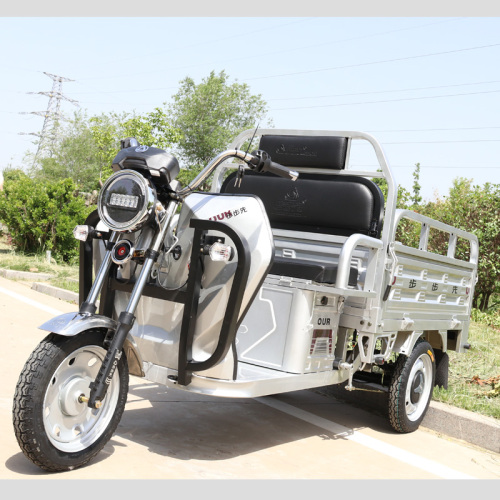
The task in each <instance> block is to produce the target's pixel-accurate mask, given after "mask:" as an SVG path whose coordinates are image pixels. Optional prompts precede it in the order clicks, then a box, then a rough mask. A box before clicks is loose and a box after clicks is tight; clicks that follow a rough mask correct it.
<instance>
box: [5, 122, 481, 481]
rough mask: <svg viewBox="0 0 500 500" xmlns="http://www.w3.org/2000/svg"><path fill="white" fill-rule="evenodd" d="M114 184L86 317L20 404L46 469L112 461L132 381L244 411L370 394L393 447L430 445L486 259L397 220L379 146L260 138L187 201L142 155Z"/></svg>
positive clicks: (87, 237)
mask: <svg viewBox="0 0 500 500" xmlns="http://www.w3.org/2000/svg"><path fill="white" fill-rule="evenodd" d="M253 140H258V141H259V143H258V147H257V149H255V150H253V151H252V152H249V147H248V144H249V143H252V141H253ZM355 141H363V142H364V143H367V144H368V145H370V146H371V148H372V149H373V151H374V153H375V156H376V158H377V159H378V163H379V168H378V169H377V171H371V172H368V171H360V170H356V168H354V167H352V165H351V162H350V152H351V146H352V144H353V143H354V142H355ZM112 167H113V171H114V173H113V175H112V176H111V177H109V179H108V180H107V181H106V182H105V184H104V185H103V187H102V189H101V190H100V194H99V199H98V205H97V210H96V211H95V212H94V213H92V214H91V215H90V216H89V217H88V219H87V220H86V221H85V223H84V224H83V225H81V226H77V227H76V228H75V231H74V234H75V237H76V238H77V239H79V240H80V294H79V295H80V306H79V310H78V311H77V312H75V313H69V314H62V315H61V316H58V317H55V318H54V319H52V320H50V321H48V322H46V323H45V324H43V325H41V327H40V328H41V329H42V330H45V331H47V332H49V334H48V335H47V337H46V338H45V339H44V340H42V342H41V343H40V344H39V345H38V347H36V349H35V350H34V352H33V353H32V355H31V357H30V358H29V359H28V361H27V363H26V365H25V367H24V369H23V370H22V373H21V375H20V378H19V383H18V385H17V389H16V393H15V396H14V407H13V421H14V428H15V434H16V437H17V439H18V442H19V445H20V447H21V449H22V451H23V452H24V454H25V455H26V456H27V457H28V458H29V459H30V460H31V461H32V462H33V463H35V464H36V465H38V466H39V467H41V468H42V469H44V470H46V471H64V470H71V469H73V468H76V467H79V466H82V465H84V464H86V463H87V462H88V461H89V460H91V459H92V458H93V457H94V456H95V455H96V454H97V453H99V451H100V450H101V449H102V448H103V447H104V446H105V444H106V443H107V442H108V440H109V439H110V438H111V436H112V434H113V433H114V432H115V430H116V428H117V425H118V422H119V420H120V418H121V416H122V413H123V411H124V408H125V404H126V401H127V392H128V381H129V374H131V375H134V376H136V377H142V378H144V379H146V380H148V381H151V382H153V383H157V384H161V385H163V386H166V387H167V388H169V389H177V390H184V391H191V392H195V393H200V394H207V395H212V396H220V397H237V398H241V397H248V398H253V397H260V396H266V395H271V394H277V393H283V392H289V391H296V390H303V389H312V388H318V387H324V386H329V385H332V384H343V385H344V386H345V388H346V389H347V390H353V389H354V385H353V382H356V381H357V380H364V381H371V382H372V384H377V385H378V386H379V387H380V388H382V389H383V390H385V391H386V392H387V394H388V412H387V413H388V419H389V422H390V425H391V426H392V427H393V429H394V430H395V431H397V432H401V433H407V432H412V431H414V430H416V429H417V428H418V427H419V425H420V424H421V422H422V420H423V418H424V416H425V414H426V411H427V409H428V406H429V403H430V400H431V396H432V390H433V387H434V385H435V384H439V385H444V386H446V384H447V373H448V372H447V370H448V355H447V351H448V350H453V351H457V352H464V350H465V349H467V348H468V347H469V344H468V329H469V321H470V312H471V303H472V296H473V293H474V285H475V282H476V273H477V260H478V243H477V238H476V237H475V236H474V235H472V234H469V233H467V232H465V231H461V230H459V229H456V228H453V227H451V226H448V225H446V224H443V223H441V222H439V221H435V220H432V219H430V218H428V217H425V216H423V215H420V214H417V213H415V212H412V211H408V210H396V198H397V185H396V182H395V180H394V177H393V175H392V173H391V169H390V168H389V164H388V162H387V160H386V157H385V154H384V152H383V150H382V148H381V146H380V144H379V143H378V142H377V141H376V140H375V138H373V137H372V136H371V135H368V134H365V133H361V132H348V131H340V132H339V131H304V130H275V129H266V130H260V131H259V132H258V134H257V135H256V136H255V132H254V131H252V130H248V131H246V132H243V133H242V134H240V135H239V136H238V137H237V138H236V139H235V140H234V142H233V143H232V144H231V145H230V146H229V149H228V150H227V151H224V152H222V153H221V154H219V155H218V156H217V157H216V158H214V159H213V160H212V161H211V162H210V163H209V164H208V165H207V166H206V167H205V168H204V169H203V170H202V171H201V173H200V174H199V175H198V176H197V177H196V178H195V179H194V180H193V181H192V182H191V183H190V184H189V185H188V186H187V187H184V188H182V187H181V186H180V185H179V184H178V182H177V181H176V180H175V178H176V176H177V174H178V173H179V163H178V161H177V159H176V158H175V157H174V156H173V155H172V154H170V153H168V152H166V151H164V150H161V149H158V148H155V147H148V146H144V145H140V144H139V143H138V142H137V141H136V140H135V139H133V138H129V139H125V140H123V141H122V149H121V150H120V151H119V152H118V154H117V156H116V158H115V159H114V161H113V165H112ZM374 178H381V179H382V180H383V181H385V182H386V185H387V195H386V197H384V196H383V194H382V191H381V189H380V188H379V186H378V184H377V183H376V182H374V180H373V179H374ZM209 179H210V180H211V188H210V190H209V191H202V190H200V187H201V186H204V185H206V183H207V182H208V181H209ZM403 220H409V221H411V223H412V224H417V225H418V228H419V230H420V242H419V246H418V247H417V248H413V247H410V246H406V245H404V244H402V243H401V242H399V241H397V238H396V234H397V229H398V226H399V225H400V224H401V223H402V221H403ZM431 229H432V230H437V231H440V232H441V233H444V234H445V235H446V237H447V238H448V251H447V254H446V255H439V254H437V253H434V252H431V251H429V249H428V241H429V233H430V230H431ZM459 240H461V241H462V240H463V241H465V242H466V244H467V245H468V247H469V251H468V257H467V258H466V259H463V258H458V257H457V255H456V253H457V252H456V249H457V241H459ZM361 394H363V393H361Z"/></svg>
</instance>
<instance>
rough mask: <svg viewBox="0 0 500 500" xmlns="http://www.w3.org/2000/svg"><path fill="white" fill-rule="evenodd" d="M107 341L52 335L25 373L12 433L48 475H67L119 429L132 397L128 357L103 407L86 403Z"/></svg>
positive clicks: (88, 335) (90, 335)
mask: <svg viewBox="0 0 500 500" xmlns="http://www.w3.org/2000/svg"><path fill="white" fill-rule="evenodd" d="M103 340H104V335H103V334H102V332H100V331H99V330H88V331H85V332H82V333H80V334H79V335H77V336H75V337H61V336H58V335H54V334H50V335H49V336H47V337H46V338H45V339H44V340H43V341H42V342H41V343H40V344H39V345H38V347H37V348H36V349H35V350H34V351H33V353H32V354H31V356H30V358H29V359H28V361H27V362H26V365H25V366H24V368H23V371H22V372H21V375H20V377H19V382H18V385H17V389H16V392H15V395H14V407H13V422H14V430H15V434H16V437H17V440H18V443H19V446H20V447H21V449H22V451H23V453H24V454H25V455H26V456H27V457H28V458H29V459H30V460H31V461H32V462H33V463H34V464H36V465H38V466H39V467H41V468H42V469H44V470H47V471H65V470H71V469H74V468H76V467H80V466H82V465H84V464H86V463H87V462H88V461H89V460H90V459H91V458H92V457H94V456H95V455H96V454H97V453H99V451H100V450H101V449H102V448H103V447H104V446H105V444H106V443H107V442H108V441H109V439H110V438H111V436H112V435H113V433H114V431H115V430H116V427H117V426H118V422H119V421H120V418H121V416H122V413H123V410H124V408H125V403H126V400H127V392H128V367H127V362H126V360H125V356H122V358H121V359H120V361H119V363H118V369H117V370H116V371H115V373H114V375H113V377H112V380H111V382H110V384H109V387H108V391H107V393H106V397H105V398H104V399H103V401H102V406H101V407H100V408H99V409H92V408H89V407H88V405H87V403H86V402H85V399H84V398H88V397H89V395H90V388H89V385H90V383H91V382H92V381H93V380H94V379H95V378H96V376H97V373H98V371H99V368H100V366H101V363H102V361H103V360H104V357H105V355H106V349H105V348H104V345H103ZM82 398H83V399H82Z"/></svg>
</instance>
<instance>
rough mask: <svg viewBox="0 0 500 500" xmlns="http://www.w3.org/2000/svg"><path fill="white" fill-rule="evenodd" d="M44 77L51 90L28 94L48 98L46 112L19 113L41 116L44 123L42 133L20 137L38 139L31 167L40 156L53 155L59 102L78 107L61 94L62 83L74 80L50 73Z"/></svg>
mask: <svg viewBox="0 0 500 500" xmlns="http://www.w3.org/2000/svg"><path fill="white" fill-rule="evenodd" d="M44 75H47V76H48V77H49V78H52V80H53V84H52V90H51V91H48V92H28V94H38V95H44V96H47V97H49V104H48V106H47V110H46V111H31V112H29V113H21V114H24V115H26V114H30V115H38V116H43V117H44V118H45V119H44V122H43V127H42V131H41V132H39V133H37V132H30V133H28V134H23V133H21V134H22V135H35V136H37V137H39V138H40V139H39V141H38V148H37V151H36V154H35V158H34V160H33V165H35V164H36V162H37V160H38V159H39V158H40V157H41V156H45V157H51V156H52V154H53V148H54V145H55V142H56V140H57V131H58V128H59V120H60V117H61V101H62V100H63V99H64V100H65V101H69V102H71V103H72V104H74V105H75V106H78V101H75V100H74V99H70V98H69V97H66V96H65V95H64V94H63V93H62V84H63V82H74V80H70V79H69V78H65V77H64V76H58V75H53V74H51V73H46V72H44Z"/></svg>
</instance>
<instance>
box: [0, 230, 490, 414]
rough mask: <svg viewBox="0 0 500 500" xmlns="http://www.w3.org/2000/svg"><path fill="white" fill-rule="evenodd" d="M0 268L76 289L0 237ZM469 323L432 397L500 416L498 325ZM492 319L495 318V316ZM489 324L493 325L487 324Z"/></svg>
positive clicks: (72, 280)
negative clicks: (443, 383) (463, 345)
mask: <svg viewBox="0 0 500 500" xmlns="http://www.w3.org/2000/svg"><path fill="white" fill-rule="evenodd" d="M0 268H6V269H14V270H18V271H31V272H40V273H48V274H52V275H53V276H54V277H53V278H52V279H50V280H49V281H47V282H46V283H49V284H51V285H53V286H56V287H58V288H64V289H65V290H71V291H73V292H78V266H76V265H75V266H70V265H66V264H58V263H55V262H54V261H51V263H50V264H49V263H48V262H47V261H46V259H45V257H43V256H36V255H35V256H28V255H23V254H19V253H16V252H14V251H12V249H11V248H10V246H9V245H8V242H7V240H6V238H5V237H0ZM474 316H475V317H476V318H477V319H480V320H481V322H471V326H470V329H469V342H470V344H471V345H472V347H471V349H470V350H469V351H466V352H465V353H463V354H458V353H456V352H453V351H450V352H449V353H448V354H449V357H450V369H449V381H448V389H447V390H444V389H442V388H437V387H436V388H435V389H434V394H433V399H434V400H435V401H440V402H443V403H446V404H449V405H452V406H455V407H457V408H462V409H465V410H469V411H473V412H476V413H479V414H482V415H485V416H488V417H494V418H497V419H500V328H498V327H496V324H497V320H496V319H495V321H491V320H490V321H488V317H487V315H484V314H479V315H478V314H476V315H474ZM495 318H496V317H495ZM489 325H493V326H489Z"/></svg>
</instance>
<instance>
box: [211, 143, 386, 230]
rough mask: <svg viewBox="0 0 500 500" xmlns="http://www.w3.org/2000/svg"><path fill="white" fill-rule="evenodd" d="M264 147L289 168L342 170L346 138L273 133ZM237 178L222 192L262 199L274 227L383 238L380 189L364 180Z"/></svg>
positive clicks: (344, 177)
mask: <svg viewBox="0 0 500 500" xmlns="http://www.w3.org/2000/svg"><path fill="white" fill-rule="evenodd" d="M260 149H262V150H264V151H266V152H267V153H269V154H270V156H271V158H272V160H273V161H275V162H277V163H280V164H281V165H285V166H287V167H301V168H303V169H304V170H305V169H306V168H308V167H309V168H314V169H315V172H317V171H318V170H317V169H322V170H324V171H328V170H332V169H333V170H342V169H343V168H344V167H345V158H346V151H347V139H346V138H344V137H330V136H325V137H311V136H279V135H276V136H275V135H269V136H263V137H262V138H261V142H260ZM277 151H278V153H277ZM236 175H237V173H236V172H234V173H232V174H231V175H229V176H228V178H227V179H226V180H225V181H224V183H223V185H222V188H221V192H222V193H232V194H253V195H256V196H258V197H259V198H260V199H261V200H262V202H263V203H264V206H265V208H266V212H267V215H268V217H269V221H270V223H271V227H273V228H275V229H288V230H294V231H305V232H311V233H323V234H333V235H339V236H350V235H352V234H355V233H361V234H366V235H369V236H373V237H375V238H379V237H380V233H381V230H382V223H383V211H384V197H383V194H382V192H381V190H380V188H379V187H378V186H377V185H376V184H375V183H374V182H372V181H371V180H369V179H367V178H365V177H358V176H351V175H335V174H333V175H332V174H325V173H308V172H307V171H302V172H301V173H300V176H299V178H298V179H297V180H296V181H291V180H288V179H284V178H282V177H278V176H275V175H273V174H268V173H266V174H255V173H253V172H248V173H246V174H245V176H244V178H243V179H242V182H241V184H240V185H239V187H238V186H237V185H236V183H235V180H236Z"/></svg>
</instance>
